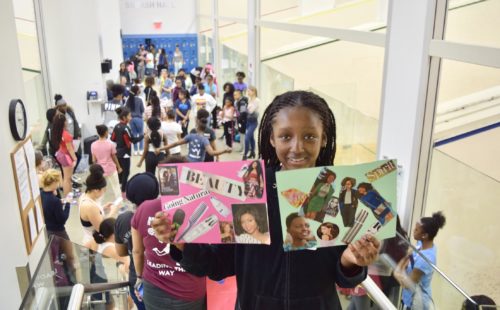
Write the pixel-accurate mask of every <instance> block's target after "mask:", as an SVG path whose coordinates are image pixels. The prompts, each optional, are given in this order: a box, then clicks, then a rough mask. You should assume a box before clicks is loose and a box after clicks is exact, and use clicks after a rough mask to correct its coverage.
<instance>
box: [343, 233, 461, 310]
mask: <svg viewBox="0 0 500 310" xmlns="http://www.w3.org/2000/svg"><path fill="white" fill-rule="evenodd" d="M408 252H412V256H413V259H408V260H406V257H407V256H408V254H406V253H408ZM412 260H413V264H415V265H414V268H416V269H421V270H422V271H424V272H426V274H431V276H430V282H426V281H427V280H422V281H421V282H419V283H413V282H411V281H410V280H409V276H410V272H411V267H410V268H408V269H407V268H405V267H400V268H398V264H399V265H400V266H403V263H405V262H406V261H408V265H411V264H412ZM400 262H401V263H400ZM438 265H441V264H440V263H439V262H438ZM417 266H418V267H417ZM438 269H439V267H438V266H436V265H433V264H431V263H430V260H429V256H428V253H427V252H421V251H419V250H418V249H417V248H416V247H415V245H410V243H409V242H408V241H407V240H406V239H405V238H402V237H401V236H400V235H398V236H396V237H394V238H391V239H387V240H384V241H383V242H382V246H381V252H380V255H379V259H378V260H377V261H376V262H375V263H374V264H373V265H371V266H369V268H368V273H369V275H370V277H371V278H372V280H373V281H374V282H375V284H376V285H377V286H378V287H379V288H380V290H381V291H382V292H383V293H384V294H385V296H386V297H387V298H388V299H389V301H390V302H391V303H392V304H393V305H394V307H396V308H398V307H399V306H400V303H401V300H404V301H405V302H406V305H407V306H412V307H413V308H412V309H418V310H420V309H425V310H427V309H445V310H447V309H450V310H451V309H461V305H462V304H463V303H464V301H465V300H467V299H469V298H470V297H469V295H468V293H467V292H466V291H464V290H463V288H462V287H461V286H460V285H457V284H456V283H455V281H454V280H453V279H451V278H450V277H449V276H448V275H445V274H444V273H442V272H441V271H440V269H439V270H438ZM401 283H403V285H404V287H403V285H402V284H401ZM427 283H430V284H428V285H427ZM339 295H340V296H341V302H342V305H343V307H344V309H350V310H353V309H363V310H364V309H385V308H384V307H382V308H381V307H380V306H381V305H377V304H376V303H375V302H374V301H373V299H372V298H371V296H370V295H369V294H368V292H367V291H366V290H365V289H363V288H362V286H361V285H360V286H358V287H357V288H355V289H339ZM386 307H387V306H386Z"/></svg>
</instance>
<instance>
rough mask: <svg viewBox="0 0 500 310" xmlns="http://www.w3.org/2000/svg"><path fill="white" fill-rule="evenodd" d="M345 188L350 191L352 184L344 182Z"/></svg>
mask: <svg viewBox="0 0 500 310" xmlns="http://www.w3.org/2000/svg"><path fill="white" fill-rule="evenodd" d="M345 188H346V189H347V190H351V188H352V183H351V181H346V182H345Z"/></svg>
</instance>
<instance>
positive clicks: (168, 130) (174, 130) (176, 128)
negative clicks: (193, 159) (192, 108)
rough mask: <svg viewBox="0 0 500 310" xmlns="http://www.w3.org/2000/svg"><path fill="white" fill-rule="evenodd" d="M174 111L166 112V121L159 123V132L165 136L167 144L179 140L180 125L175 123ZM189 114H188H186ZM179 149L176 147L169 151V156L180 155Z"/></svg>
mask: <svg viewBox="0 0 500 310" xmlns="http://www.w3.org/2000/svg"><path fill="white" fill-rule="evenodd" d="M175 113H176V112H175V111H174V110H168V112H167V120H166V121H164V122H161V130H163V133H165V135H166V136H167V141H168V143H170V144H172V143H174V142H177V141H179V140H180V139H181V134H182V128H181V125H180V124H178V123H176V122H175ZM188 113H189V112H188ZM180 154H181V147H180V146H176V147H173V148H171V149H170V155H180Z"/></svg>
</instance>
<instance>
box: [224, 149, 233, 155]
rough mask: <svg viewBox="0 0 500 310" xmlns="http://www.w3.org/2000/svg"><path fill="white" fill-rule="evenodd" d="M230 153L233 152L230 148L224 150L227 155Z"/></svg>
mask: <svg viewBox="0 0 500 310" xmlns="http://www.w3.org/2000/svg"><path fill="white" fill-rule="evenodd" d="M232 151H233V149H232V148H230V147H228V148H226V150H225V152H226V153H228V154H229V153H231V152H232Z"/></svg>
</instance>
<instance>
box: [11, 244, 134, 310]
mask: <svg viewBox="0 0 500 310" xmlns="http://www.w3.org/2000/svg"><path fill="white" fill-rule="evenodd" d="M127 270H128V267H126V268H125V267H124V266H119V265H117V262H116V261H115V260H113V259H111V258H107V257H104V256H102V255H101V254H98V253H96V252H94V251H92V250H90V249H88V248H85V247H83V246H80V245H78V244H75V243H72V242H71V241H68V240H65V239H62V238H59V237H53V238H52V239H51V240H50V241H49V243H48V244H47V247H46V249H45V251H44V253H43V255H42V258H41V259H40V263H39V265H38V267H37V269H36V271H35V273H34V274H33V278H32V280H31V282H30V286H29V288H28V290H27V293H26V295H25V297H24V299H23V303H22V305H21V307H20V309H66V307H67V303H68V301H69V297H70V295H71V289H72V287H73V285H75V284H76V283H81V284H83V285H90V284H97V283H116V282H122V281H124V280H125V279H126V274H127V272H126V271H127ZM41 305H44V306H43V307H41ZM120 309H123V308H120Z"/></svg>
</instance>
